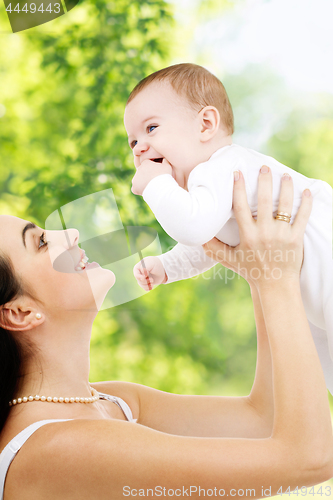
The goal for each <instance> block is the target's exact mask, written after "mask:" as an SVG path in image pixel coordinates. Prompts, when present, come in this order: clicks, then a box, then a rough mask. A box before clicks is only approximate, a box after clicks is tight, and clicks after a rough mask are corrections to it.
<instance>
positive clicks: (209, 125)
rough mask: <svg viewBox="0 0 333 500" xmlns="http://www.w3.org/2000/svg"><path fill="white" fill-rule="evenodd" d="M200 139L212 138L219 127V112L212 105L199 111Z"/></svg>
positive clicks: (202, 140) (207, 139)
mask: <svg viewBox="0 0 333 500" xmlns="http://www.w3.org/2000/svg"><path fill="white" fill-rule="evenodd" d="M199 120H200V127H201V130H200V141H201V142H207V141H209V140H210V139H212V138H213V137H214V136H215V134H216V133H217V132H218V130H219V128H220V113H219V112H218V110H217V109H216V108H215V107H214V106H206V107H205V108H203V109H202V110H201V111H200V112H199Z"/></svg>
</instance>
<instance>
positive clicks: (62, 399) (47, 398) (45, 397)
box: [9, 387, 99, 406]
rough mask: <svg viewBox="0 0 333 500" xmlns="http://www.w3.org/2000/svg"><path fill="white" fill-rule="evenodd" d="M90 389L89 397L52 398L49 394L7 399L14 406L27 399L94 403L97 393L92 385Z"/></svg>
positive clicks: (25, 401) (27, 400)
mask: <svg viewBox="0 0 333 500" xmlns="http://www.w3.org/2000/svg"><path fill="white" fill-rule="evenodd" d="M90 389H91V398H79V397H76V398H57V397H54V398H52V397H51V396H38V394H36V396H28V397H27V396H24V397H23V398H17V399H12V400H11V401H9V406H15V405H16V404H20V403H28V402H29V401H47V402H49V403H94V402H95V401H98V399H99V394H98V392H97V391H96V389H94V388H93V387H90Z"/></svg>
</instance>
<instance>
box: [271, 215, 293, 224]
mask: <svg viewBox="0 0 333 500" xmlns="http://www.w3.org/2000/svg"><path fill="white" fill-rule="evenodd" d="M274 219H276V220H283V221H284V222H287V223H288V224H289V222H290V218H289V217H284V216H283V215H277V216H276V217H274Z"/></svg>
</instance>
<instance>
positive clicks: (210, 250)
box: [202, 238, 234, 264]
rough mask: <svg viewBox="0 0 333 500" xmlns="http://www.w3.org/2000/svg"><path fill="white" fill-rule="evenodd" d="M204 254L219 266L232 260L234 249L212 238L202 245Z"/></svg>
mask: <svg viewBox="0 0 333 500" xmlns="http://www.w3.org/2000/svg"><path fill="white" fill-rule="evenodd" d="M202 247H203V249H204V251H205V254H206V255H207V256H208V257H210V258H211V259H214V260H216V261H218V262H220V263H221V264H223V263H228V262H230V261H231V260H232V256H233V252H234V248H233V247H230V246H229V245H226V244H225V243H223V242H222V241H220V240H218V239H217V238H213V239H212V240H210V241H208V242H207V243H205V244H204V245H202Z"/></svg>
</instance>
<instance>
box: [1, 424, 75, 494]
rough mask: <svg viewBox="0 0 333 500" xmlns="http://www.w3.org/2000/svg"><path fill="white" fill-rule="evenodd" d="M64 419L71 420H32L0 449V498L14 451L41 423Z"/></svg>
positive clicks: (15, 451)
mask: <svg viewBox="0 0 333 500" xmlns="http://www.w3.org/2000/svg"><path fill="white" fill-rule="evenodd" d="M66 420H72V419H71V418H62V419H59V418H57V419H51V420H40V421H39V422H34V423H33V424H31V425H29V426H28V427H26V428H25V429H23V431H21V432H20V433H19V434H17V435H16V436H15V437H14V439H12V440H11V441H10V442H9V443H8V444H7V446H6V447H5V448H4V449H3V450H2V452H1V454H0V494H1V500H3V490H4V486H5V480H6V475H7V471H8V468H9V466H10V464H11V463H12V461H13V459H14V457H15V455H16V453H17V452H18V451H19V449H20V448H21V446H22V445H24V443H25V442H26V441H27V439H29V437H30V436H31V435H32V434H33V433H34V432H35V431H36V430H37V429H38V428H39V427H41V426H42V425H45V424H48V423H50V422H64V421H66Z"/></svg>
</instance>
